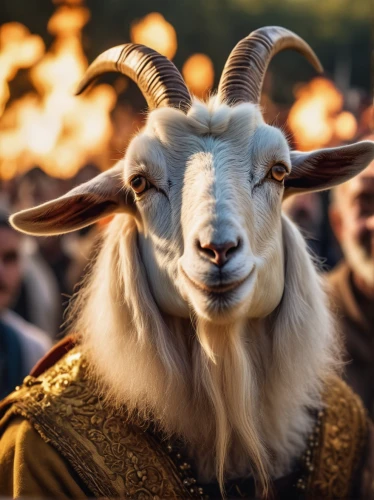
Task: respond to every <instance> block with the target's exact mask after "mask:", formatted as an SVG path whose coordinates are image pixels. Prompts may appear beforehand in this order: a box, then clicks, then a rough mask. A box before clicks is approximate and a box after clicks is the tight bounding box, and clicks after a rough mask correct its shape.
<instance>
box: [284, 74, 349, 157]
mask: <svg viewBox="0 0 374 500" xmlns="http://www.w3.org/2000/svg"><path fill="white" fill-rule="evenodd" d="M296 98H297V100H296V102H295V104H294V105H293V107H292V108H291V111H290V113H289V116H288V123H289V126H290V129H291V131H292V133H293V135H294V138H295V141H296V145H297V147H298V148H299V149H301V150H308V149H314V148H319V147H324V146H328V145H331V144H333V143H338V142H339V141H342V140H343V141H346V140H350V139H352V138H353V137H354V135H355V134H356V131H357V122H356V119H355V117H354V116H353V115H352V114H351V113H348V112H346V111H343V112H342V108H343V96H342V94H341V92H339V90H338V89H337V88H336V87H335V85H334V84H333V83H332V82H330V81H329V80H326V79H324V78H315V79H314V80H312V81H311V82H310V83H308V84H306V85H303V86H302V87H300V88H299V89H298V90H297V91H296Z"/></svg>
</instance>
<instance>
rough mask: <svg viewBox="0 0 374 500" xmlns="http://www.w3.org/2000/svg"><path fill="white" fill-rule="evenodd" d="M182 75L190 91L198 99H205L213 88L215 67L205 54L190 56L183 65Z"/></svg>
mask: <svg viewBox="0 0 374 500" xmlns="http://www.w3.org/2000/svg"><path fill="white" fill-rule="evenodd" d="M182 74H183V77H184V79H185V82H186V84H187V86H188V87H189V89H190V91H191V92H192V93H193V94H195V95H196V96H197V97H203V96H204V94H205V93H206V92H207V91H208V90H209V89H211V88H212V86H213V82H214V67H213V63H212V60H211V59H210V58H209V57H208V56H206V55H205V54H193V55H192V56H190V57H189V58H188V59H187V61H186V62H185V63H184V65H183V68H182Z"/></svg>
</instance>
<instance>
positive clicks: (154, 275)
mask: <svg viewBox="0 0 374 500" xmlns="http://www.w3.org/2000/svg"><path fill="white" fill-rule="evenodd" d="M290 168H291V167H290V154H289V149H288V146H287V142H286V140H285V138H284V136H283V134H282V133H281V132H280V131H279V130H278V129H276V128H273V127H270V126H268V125H265V124H264V122H263V120H262V117H261V114H260V112H259V111H258V109H257V108H256V107H255V106H254V105H251V104H243V105H241V106H238V107H236V108H229V107H227V106H220V107H219V108H218V110H217V111H215V110H214V108H213V106H211V107H210V108H209V107H207V106H203V105H201V104H198V103H196V104H195V105H194V106H193V107H192V108H191V110H190V112H189V113H188V115H187V116H185V115H183V114H181V113H179V112H178V111H175V110H171V109H161V110H157V111H154V112H153V113H152V114H151V115H150V117H149V120H148V123H147V126H146V128H145V130H144V132H143V133H142V134H140V135H139V136H137V137H136V138H135V139H134V140H133V142H132V144H131V146H130V148H129V150H128V152H127V154H126V157H125V166H124V182H125V184H126V185H128V186H129V188H131V185H132V183H134V180H135V189H136V190H139V188H138V184H139V185H140V190H141V191H142V192H141V194H139V195H138V194H135V196H136V207H137V214H138V216H137V217H136V219H137V225H138V232H139V245H140V250H141V255H142V259H143V262H144V265H145V267H146V270H147V275H148V277H149V283H150V286H151V288H152V291H153V294H154V297H155V299H156V301H157V302H158V304H159V306H160V307H161V308H162V309H163V310H164V311H166V312H168V313H171V314H173V315H175V314H176V313H177V314H179V315H182V316H188V315H189V314H190V313H191V310H192V312H193V313H194V314H197V315H199V316H203V317H204V318H205V319H208V320H210V321H213V322H216V321H219V322H221V321H227V320H230V321H231V320H232V319H234V317H236V316H237V315H238V314H240V315H246V316H249V317H261V316H264V315H266V314H268V313H269V312H271V311H272V310H273V309H274V308H275V307H276V305H277V304H278V303H279V301H280V299H281V296H282V293H283V275H284V273H283V251H282V248H283V247H282V236H281V215H280V214H281V201H282V196H283V190H284V186H283V177H284V176H285V174H286V173H287V172H288V171H290ZM274 172H275V175H277V176H278V178H279V180H276V179H275V177H274V175H273V173H274ZM139 176H140V177H141V178H140V179H139ZM143 189H144V190H143Z"/></svg>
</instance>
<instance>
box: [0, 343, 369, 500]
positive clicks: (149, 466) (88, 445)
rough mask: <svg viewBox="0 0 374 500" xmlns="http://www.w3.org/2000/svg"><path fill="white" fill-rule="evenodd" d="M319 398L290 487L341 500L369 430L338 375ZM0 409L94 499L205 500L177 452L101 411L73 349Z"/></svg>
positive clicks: (110, 412)
mask: <svg viewBox="0 0 374 500" xmlns="http://www.w3.org/2000/svg"><path fill="white" fill-rule="evenodd" d="M324 401H325V408H324V410H323V411H322V412H320V413H319V414H318V418H317V423H316V427H315V429H314V430H313V433H312V435H311V437H310V440H309V444H308V448H307V450H306V452H305V454H304V457H303V461H304V471H303V472H302V473H301V475H300V478H299V479H298V481H297V483H296V485H295V486H296V488H297V489H298V490H299V491H300V493H301V492H302V494H303V496H304V495H306V498H325V499H329V498H346V497H347V496H348V494H349V487H350V484H351V478H352V476H353V473H354V469H355V465H356V464H357V461H358V457H359V455H360V453H361V450H362V446H363V443H364V439H365V436H366V432H367V431H366V417H365V411H364V409H363V406H362V403H361V402H360V400H359V398H358V397H357V396H355V395H354V394H353V393H352V391H351V390H350V389H349V388H348V387H347V386H346V384H345V383H344V382H343V381H341V380H340V379H338V378H334V379H332V380H330V382H329V383H328V384H327V387H326V392H325V396H324ZM1 406H2V409H3V412H4V408H5V409H8V411H7V413H6V414H5V417H4V418H3V420H2V424H4V423H5V422H6V420H7V419H8V418H10V416H11V415H14V414H19V415H22V416H23V417H25V418H27V419H28V420H29V421H30V422H31V423H32V425H33V426H34V428H35V429H36V430H37V431H38V432H39V434H40V435H41V437H42V438H43V439H44V441H46V442H50V443H51V444H52V445H53V446H54V447H55V448H56V449H57V450H58V451H59V452H60V453H61V455H62V456H63V457H64V458H65V459H66V460H67V461H68V462H69V463H70V465H71V466H72V467H73V469H74V470H75V471H76V472H77V474H78V475H79V476H80V478H81V479H82V481H83V482H84V484H85V485H86V486H87V487H88V489H89V490H90V491H91V492H92V494H93V495H95V496H96V497H130V498H142V499H143V498H144V499H146V498H153V499H155V500H157V499H160V498H168V497H169V498H178V497H179V498H180V497H182V498H188V497H200V498H206V495H204V491H203V489H202V488H201V487H199V486H198V485H197V483H196V480H195V479H194V478H193V477H191V475H190V471H189V469H190V466H189V465H188V464H187V463H185V462H184V461H183V459H182V457H181V456H179V454H177V455H176V456H177V459H175V457H174V459H173V458H172V446H171V444H170V443H164V444H162V443H160V442H159V441H158V440H156V439H155V438H154V437H153V436H152V434H151V433H150V432H147V431H146V430H144V429H143V428H142V427H140V426H137V425H135V424H131V423H129V422H128V421H127V420H126V415H125V413H124V412H121V411H120V410H119V409H114V408H110V407H108V406H104V404H103V402H102V399H101V398H100V396H99V395H98V394H97V392H96V390H95V387H94V386H93V384H92V381H91V380H90V377H89V376H88V374H87V363H86V361H85V359H84V357H83V356H82V354H81V353H80V352H79V348H78V347H76V348H74V349H72V350H71V351H69V353H68V354H66V355H65V356H64V357H63V358H62V359H61V360H59V361H58V362H57V363H56V364H55V365H54V366H53V367H52V368H50V369H49V370H47V371H46V372H45V373H43V374H42V375H41V376H40V377H38V378H34V377H31V376H29V377H26V379H25V380H24V383H23V385H22V386H21V387H19V388H17V390H16V391H15V392H14V393H13V394H11V395H10V396H9V397H8V398H6V400H5V401H4V402H3V403H2V405H1ZM0 410H1V409H0ZM0 413H1V411H0ZM179 462H180V463H179Z"/></svg>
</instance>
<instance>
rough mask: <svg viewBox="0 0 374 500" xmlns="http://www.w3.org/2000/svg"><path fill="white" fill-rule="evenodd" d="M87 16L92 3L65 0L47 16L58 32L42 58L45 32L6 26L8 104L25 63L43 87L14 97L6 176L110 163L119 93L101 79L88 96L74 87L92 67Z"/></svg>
mask: <svg viewBox="0 0 374 500" xmlns="http://www.w3.org/2000/svg"><path fill="white" fill-rule="evenodd" d="M70 3H72V2H70ZM88 19H89V11H88V10H87V9H86V8H83V7H74V6H71V7H67V6H66V5H64V6H61V7H59V8H58V9H57V10H56V12H55V13H54V14H53V16H52V17H51V19H50V20H49V23H48V30H49V31H50V33H52V34H54V35H56V38H55V41H54V43H53V44H52V46H51V48H50V49H49V51H48V52H47V53H46V54H45V55H44V57H42V58H41V56H42V55H43V52H44V44H43V42H41V45H40V41H41V39H40V38H39V37H36V36H35V35H30V33H29V31H28V30H27V28H26V27H25V26H22V25H20V24H18V23H9V24H8V25H4V26H3V27H2V28H1V30H0V42H1V48H2V50H1V53H0V62H3V60H6V61H8V60H9V62H7V65H4V64H0V67H1V74H0V84H3V86H2V87H0V99H1V96H3V100H4V104H5V103H6V101H7V100H8V98H9V91H8V87H7V83H8V81H10V80H11V79H12V78H14V76H15V74H16V72H17V71H18V69H19V68H23V67H30V66H33V67H32V69H31V70H30V71H29V74H28V76H29V79H30V81H31V82H32V84H33V86H34V87H35V89H36V92H31V93H28V94H26V95H24V96H22V97H21V98H20V99H18V100H15V101H13V102H11V103H10V104H9V105H8V106H7V107H6V108H5V111H4V114H3V115H2V117H1V119H0V177H1V178H5V179H9V178H11V177H13V176H14V175H16V174H17V173H21V172H24V171H26V170H28V169H29V168H32V167H34V166H39V167H41V168H42V169H43V170H44V171H45V172H47V173H48V174H50V175H52V176H56V177H63V178H67V177H71V176H73V175H75V174H76V173H77V171H78V170H79V169H80V168H81V167H82V166H83V165H84V164H85V163H88V162H89V161H94V162H95V163H96V164H97V165H98V166H101V167H104V166H107V165H106V161H107V160H106V158H105V164H103V161H104V158H103V151H107V149H108V144H109V140H110V138H111V135H112V125H111V121H110V115H109V113H110V111H111V110H112V109H113V107H114V105H115V102H116V98H117V97H116V92H115V90H114V89H113V88H112V87H110V86H108V85H98V86H96V87H95V88H94V89H93V90H92V91H91V92H88V93H86V94H84V95H83V96H79V97H75V96H74V94H73V92H74V89H75V88H76V85H77V83H78V82H79V80H80V79H81V77H82V75H83V74H84V71H85V69H86V68H87V60H86V57H85V54H84V52H83V49H82V44H81V30H82V28H83V26H84V25H85V23H86V22H87V21H88ZM39 59H40V61H39V62H38V63H37V61H38V60H39ZM11 62H12V64H11ZM36 63H37V64H36ZM4 68H5V70H4ZM0 105H1V101H0Z"/></svg>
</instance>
